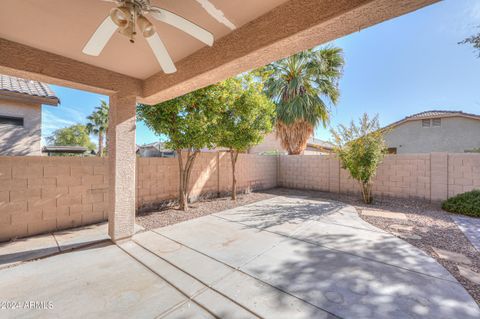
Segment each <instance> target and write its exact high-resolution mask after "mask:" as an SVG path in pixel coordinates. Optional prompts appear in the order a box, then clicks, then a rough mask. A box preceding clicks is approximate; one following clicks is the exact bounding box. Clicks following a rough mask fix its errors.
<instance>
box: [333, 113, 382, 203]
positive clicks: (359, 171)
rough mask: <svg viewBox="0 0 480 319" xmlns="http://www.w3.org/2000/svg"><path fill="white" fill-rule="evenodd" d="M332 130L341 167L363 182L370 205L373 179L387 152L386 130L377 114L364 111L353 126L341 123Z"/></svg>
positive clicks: (363, 190) (365, 197)
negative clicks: (371, 115)
mask: <svg viewBox="0 0 480 319" xmlns="http://www.w3.org/2000/svg"><path fill="white" fill-rule="evenodd" d="M331 132H332V135H333V137H334V140H335V142H336V147H335V152H336V153H337V154H338V157H339V159H340V163H341V165H342V168H344V169H347V170H348V171H349V172H350V175H351V176H352V177H353V178H354V179H355V180H357V181H358V182H359V183H360V186H361V190H362V196H363V201H364V202H365V203H367V204H370V203H371V202H372V200H373V197H372V178H373V177H374V176H375V174H376V172H377V167H378V165H379V164H380V162H381V161H382V159H383V157H384V156H385V153H386V146H385V141H384V139H383V134H384V131H382V130H381V129H380V126H379V122H378V115H377V116H375V117H374V118H372V119H369V117H368V114H366V113H365V114H363V117H362V118H360V120H359V123H358V125H356V124H355V123H354V122H353V121H352V122H351V124H350V127H346V126H344V125H339V126H338V128H337V130H334V129H332V130H331Z"/></svg>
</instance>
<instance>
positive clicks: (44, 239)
mask: <svg viewBox="0 0 480 319" xmlns="http://www.w3.org/2000/svg"><path fill="white" fill-rule="evenodd" d="M59 251H60V250H59V248H58V246H57V242H56V241H55V238H54V237H53V236H52V235H51V234H47V235H41V236H35V237H30V238H22V239H17V240H15V241H12V242H6V243H2V244H0V268H4V267H10V266H12V265H15V264H18V263H21V262H22V261H25V260H32V259H37V258H41V257H44V256H49V255H52V254H55V253H58V252H59Z"/></svg>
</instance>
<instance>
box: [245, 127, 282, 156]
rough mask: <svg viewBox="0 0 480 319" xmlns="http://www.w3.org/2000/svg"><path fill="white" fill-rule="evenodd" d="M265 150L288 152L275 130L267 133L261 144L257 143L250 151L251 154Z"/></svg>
mask: <svg viewBox="0 0 480 319" xmlns="http://www.w3.org/2000/svg"><path fill="white" fill-rule="evenodd" d="M264 152H280V153H285V154H286V152H285V150H284V149H283V147H282V145H281V144H280V140H278V139H277V138H276V137H275V132H272V133H269V134H267V135H265V137H264V139H263V141H262V142H261V143H260V144H258V145H255V146H254V147H252V148H250V150H249V151H248V153H250V154H260V153H264Z"/></svg>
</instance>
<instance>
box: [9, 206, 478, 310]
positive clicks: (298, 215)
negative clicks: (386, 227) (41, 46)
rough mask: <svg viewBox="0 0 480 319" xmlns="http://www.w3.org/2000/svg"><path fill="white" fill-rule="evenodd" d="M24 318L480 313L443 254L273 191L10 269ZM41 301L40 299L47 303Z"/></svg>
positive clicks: (341, 211)
mask: <svg viewBox="0 0 480 319" xmlns="http://www.w3.org/2000/svg"><path fill="white" fill-rule="evenodd" d="M0 283H1V285H2V289H0V300H2V301H3V300H8V301H19V302H22V301H39V302H41V301H44V302H49V303H50V304H49V305H50V306H51V307H50V308H51V309H36V310H32V309H24V308H25V307H23V308H22V307H20V308H21V309H11V310H2V309H0V317H2V318H3V317H7V318H9V317H11V318H13V317H15V318H36V317H49V318H55V317H58V318H65V317H69V318H92V317H102V318H134V317H142V318H215V317H216V318H288V319H290V318H480V310H479V308H478V306H477V304H476V303H475V302H474V300H473V299H472V298H471V297H470V295H468V293H467V292H466V291H465V289H464V288H463V287H462V286H461V285H460V284H459V283H458V282H456V280H455V279H454V278H453V277H452V276H451V275H450V274H449V273H448V272H447V271H446V270H445V269H444V268H443V267H441V266H440V265H439V264H438V263H436V262H435V261H434V260H433V259H432V258H430V257H429V256H427V255H426V254H424V253H423V252H421V251H420V250H418V249H416V248H415V247H413V246H411V245H409V244H408V243H406V242H404V241H402V240H400V239H398V238H397V237H394V236H392V235H390V234H388V233H386V232H384V231H382V230H379V229H377V228H375V227H373V226H371V225H370V224H368V223H366V222H364V221H363V220H361V219H360V218H359V217H358V215H357V213H356V211H355V210H354V209H353V208H352V207H350V206H346V205H343V204H341V203H335V202H329V201H318V200H314V199H309V198H300V197H291V198H290V197H275V198H272V199H269V200H266V201H262V202H257V203H254V204H251V205H247V206H243V207H238V208H235V209H232V210H228V211H224V212H221V213H217V214H213V215H210V216H205V217H201V218H198V219H194V220H190V221H187V222H183V223H180V224H176V225H173V226H169V227H165V228H161V229H157V230H154V231H149V232H143V233H138V234H137V235H135V236H134V237H133V240H131V241H126V242H123V243H120V244H119V245H118V246H116V245H111V244H108V245H107V244H103V245H97V246H90V247H88V248H86V249H83V250H75V251H73V252H70V253H67V254H61V255H57V256H54V257H49V258H46V259H42V260H38V261H35V262H29V263H25V264H21V265H18V266H15V267H10V268H7V269H3V270H0ZM40 308H41V307H40Z"/></svg>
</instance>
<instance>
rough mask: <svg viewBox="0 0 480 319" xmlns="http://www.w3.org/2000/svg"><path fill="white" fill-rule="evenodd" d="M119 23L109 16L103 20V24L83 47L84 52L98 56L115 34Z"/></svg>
mask: <svg viewBox="0 0 480 319" xmlns="http://www.w3.org/2000/svg"><path fill="white" fill-rule="evenodd" d="M117 28H118V27H117V25H116V24H115V23H114V22H113V20H112V19H111V18H110V16H108V17H107V18H106V19H105V20H103V22H102V24H100V26H99V27H98V28H97V30H95V32H94V33H93V35H92V37H91V38H90V40H88V42H87V44H86V45H85V47H84V48H83V50H82V52H83V53H85V54H88V55H93V56H98V55H99V54H100V52H102V50H103V48H104V47H105V45H107V42H108V40H110V38H111V37H112V36H113V34H114V33H115V31H116V30H117Z"/></svg>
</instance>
